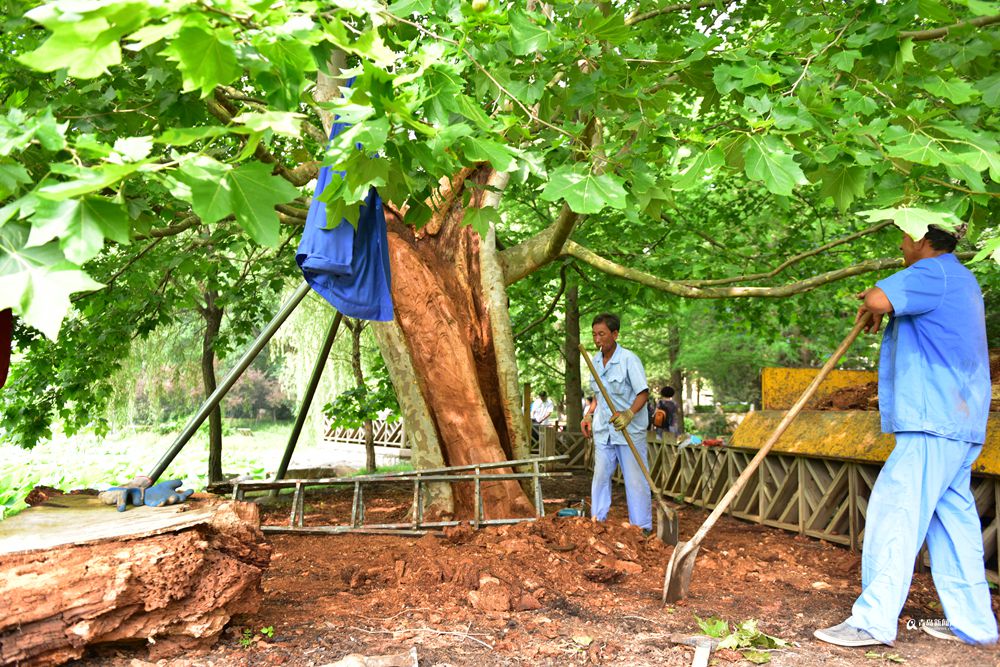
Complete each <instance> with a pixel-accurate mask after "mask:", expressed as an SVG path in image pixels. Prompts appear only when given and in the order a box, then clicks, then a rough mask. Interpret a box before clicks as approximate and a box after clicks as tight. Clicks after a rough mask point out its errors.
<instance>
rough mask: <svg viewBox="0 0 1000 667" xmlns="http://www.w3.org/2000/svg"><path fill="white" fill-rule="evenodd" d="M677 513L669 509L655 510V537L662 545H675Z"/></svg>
mask: <svg viewBox="0 0 1000 667" xmlns="http://www.w3.org/2000/svg"><path fill="white" fill-rule="evenodd" d="M677 530H678V528H677V512H675V511H674V510H672V509H670V508H669V507H667V508H664V507H660V506H657V508H656V536H657V537H658V538H660V541H661V542H663V543H664V544H677V537H678V535H677Z"/></svg>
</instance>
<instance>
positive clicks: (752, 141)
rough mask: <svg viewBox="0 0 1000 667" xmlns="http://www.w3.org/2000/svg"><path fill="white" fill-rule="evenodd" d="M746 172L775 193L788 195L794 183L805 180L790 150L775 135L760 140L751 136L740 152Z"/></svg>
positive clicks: (802, 182)
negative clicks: (744, 162)
mask: <svg viewBox="0 0 1000 667" xmlns="http://www.w3.org/2000/svg"><path fill="white" fill-rule="evenodd" d="M743 155H744V158H745V159H746V166H745V171H746V175H747V176H749V177H750V178H751V179H753V180H755V181H761V182H762V183H764V185H765V186H766V187H767V189H768V190H770V191H771V192H773V193H774V194H776V195H784V196H786V197H787V196H788V195H791V194H792V188H794V187H795V186H796V185H801V184H804V183H807V182H808V181H807V180H806V176H805V174H803V173H802V169H801V168H800V167H799V165H798V164H796V162H795V159H794V157H793V155H794V154H793V153H792V152H791V151H790V149H789V148H788V147H787V146H786V145H785V144H784V142H782V141H781V140H780V139H778V138H777V137H773V136H767V137H764V138H763V139H761V138H760V137H756V136H753V135H750V136H749V137H748V140H747V145H746V148H745V149H744V152H743Z"/></svg>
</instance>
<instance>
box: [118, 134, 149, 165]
mask: <svg viewBox="0 0 1000 667" xmlns="http://www.w3.org/2000/svg"><path fill="white" fill-rule="evenodd" d="M114 150H115V152H116V153H118V155H120V156H121V157H122V158H123V159H124V160H125V161H126V162H139V161H140V160H144V159H146V157H147V156H148V155H149V153H150V151H152V150H153V138H152V137H122V138H121V139H116V140H115V145H114Z"/></svg>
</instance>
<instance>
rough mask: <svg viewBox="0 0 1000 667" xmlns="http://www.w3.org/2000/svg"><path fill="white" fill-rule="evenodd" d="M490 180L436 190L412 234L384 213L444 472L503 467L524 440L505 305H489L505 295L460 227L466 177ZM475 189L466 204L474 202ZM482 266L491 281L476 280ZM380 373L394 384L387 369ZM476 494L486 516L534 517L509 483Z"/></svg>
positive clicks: (480, 242)
mask: <svg viewBox="0 0 1000 667" xmlns="http://www.w3.org/2000/svg"><path fill="white" fill-rule="evenodd" d="M489 175H490V171H489V170H487V169H482V170H479V171H473V170H468V171H465V172H463V173H461V174H459V175H457V176H456V177H455V178H454V179H453V181H452V182H451V183H450V184H445V185H443V186H442V189H441V197H440V199H439V200H438V201H436V202H435V205H436V206H435V208H436V213H435V215H434V216H433V217H432V218H431V221H430V222H428V223H427V224H426V225H425V226H424V227H422V228H421V229H420V230H414V229H413V228H412V227H409V226H407V225H406V224H405V222H404V219H403V217H402V216H400V215H398V214H396V213H395V211H394V209H393V208H392V207H390V206H387V207H386V213H387V215H386V221H387V224H388V229H389V232H388V237H389V255H390V261H391V264H392V270H393V276H392V296H393V302H394V305H395V312H396V324H397V325H398V326H399V329H400V331H401V333H402V339H403V341H404V342H405V345H406V352H407V354H406V356H407V357H408V358H409V360H410V363H411V364H412V369H413V371H414V373H415V377H416V379H417V385H418V387H419V390H420V394H421V397H422V399H423V402H424V404H425V406H426V408H427V411H428V416H429V420H428V421H427V425H428V426H431V427H433V429H434V431H435V433H436V437H437V439H438V442H439V444H440V450H441V455H442V459H443V462H444V464H445V465H449V466H462V465H470V464H475V463H487V462H497V461H506V460H510V459H512V458H516V457H518V456H521V455H523V454H522V453H523V452H524V451H525V450H524V448H525V445H526V442H527V434H521V433H520V430H521V429H520V426H519V424H518V421H517V420H518V419H519V418H520V415H521V412H520V409H519V408H518V407H517V406H516V398H515V401H511V400H510V399H511V398H512V397H516V393H517V389H516V383H517V375H516V369H514V368H513V367H512V364H513V356H512V354H513V337H512V334H511V333H510V321H509V315H508V313H507V311H506V299H505V298H504V299H503V306H502V308H498V307H497V302H498V300H499V299H498V296H497V290H500V294H504V290H503V283H502V278H501V273H500V269H499V265H498V264H496V265H495V266H490V265H484V263H483V262H482V256H481V255H482V253H483V252H484V250H489V248H486V247H484V246H485V244H487V243H488V242H489V239H483V238H482V237H480V235H479V234H478V233H477V232H476V231H475V230H473V229H472V228H470V227H469V226H467V225H463V224H462V216H463V208H462V194H463V190H464V188H465V182H466V179H469V180H471V181H475V183H478V184H479V185H482V184H483V183H485V182H486V180H487V179H488V177H489ZM479 192H481V189H479V190H477V193H476V194H474V195H473V197H472V199H473V202H472V203H471V205H476V204H478V201H476V199H477V197H479V196H480V195H479V194H478V193H479ZM484 267H485V271H486V272H488V273H489V272H495V274H496V278H492V276H487V279H485V280H484ZM497 318H506V319H505V320H502V321H499V322H498V321H497ZM504 325H506V326H504ZM498 330H499V331H500V332H501V334H502V339H501V340H499V341H498V339H497V336H496V332H497V331H498ZM381 340H382V339H381V338H380V341H381ZM508 356H509V358H508ZM389 369H390V373H391V374H392V375H393V383H394V385H395V384H396V381H397V378H396V376H395V373H394V372H393V365H392V364H389ZM399 380H400V381H401V382H406V379H405V378H399ZM397 390H398V385H397ZM410 429H411V425H410V424H409V423H407V430H408V431H409V430H410ZM452 486H453V488H452V492H453V494H454V498H455V513H456V515H457V516H459V517H464V518H467V517H469V516H471V514H472V510H473V485H472V484H471V483H457V484H453V485H452ZM482 492H483V507H484V514H485V517H486V518H505V517H515V516H527V515H530V514H531V513H532V512H533V509H532V506H531V503H530V502H529V501H528V498H527V496H526V494H525V493H524V491H523V490H522V488H521V486H520V485H519V484H517V483H516V482H513V481H505V482H492V483H487V484H484V485H483V491H482Z"/></svg>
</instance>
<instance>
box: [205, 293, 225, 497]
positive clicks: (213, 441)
mask: <svg viewBox="0 0 1000 667" xmlns="http://www.w3.org/2000/svg"><path fill="white" fill-rule="evenodd" d="M203 296H204V297H205V304H204V305H203V306H202V307H201V308H200V310H201V316H202V317H203V318H204V320H205V335H204V336H203V337H202V343H201V378H202V385H203V386H204V388H205V396H206V398H207V397H208V396H211V395H212V392H214V391H215V388H216V386H217V385H216V380H215V340H216V338H218V337H219V330H220V329H221V328H222V314H223V311H222V308H220V307H218V306H217V305H216V304H215V300H216V299H217V298H218V293H217V292H215V291H214V290H208V291H206V292H205V294H204V295H203ZM208 481H209V483H210V484H211V483H214V482H221V481H222V406H221V404H220V405H217V406H216V407H215V409H214V410H212V412H211V413H209V415H208Z"/></svg>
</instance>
